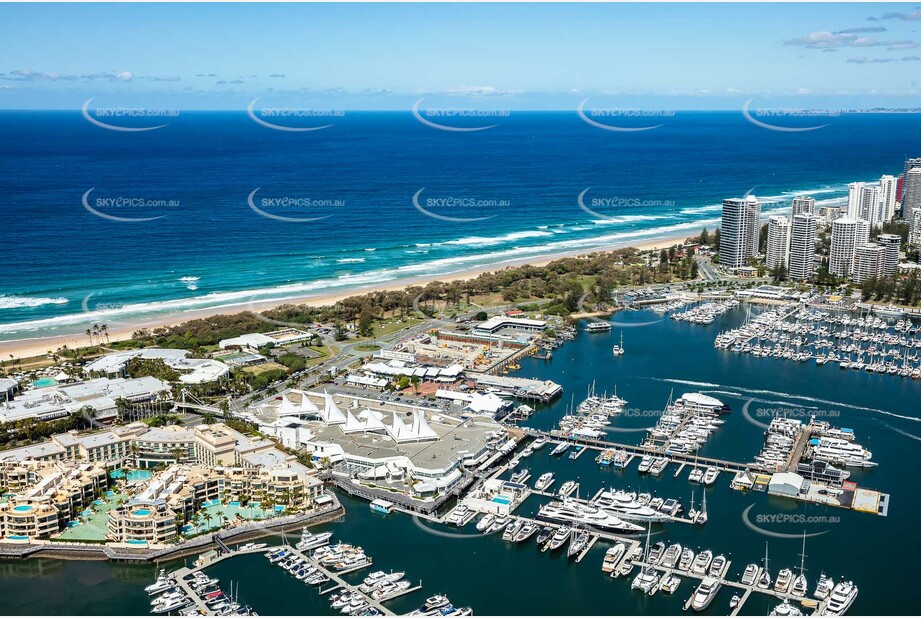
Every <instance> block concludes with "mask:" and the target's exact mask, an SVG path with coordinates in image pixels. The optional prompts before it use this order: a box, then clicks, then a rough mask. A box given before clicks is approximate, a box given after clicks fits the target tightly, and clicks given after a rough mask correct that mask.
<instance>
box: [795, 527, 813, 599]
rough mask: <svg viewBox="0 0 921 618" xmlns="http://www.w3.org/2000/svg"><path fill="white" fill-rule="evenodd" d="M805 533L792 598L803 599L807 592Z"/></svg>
mask: <svg viewBox="0 0 921 618" xmlns="http://www.w3.org/2000/svg"><path fill="white" fill-rule="evenodd" d="M805 566H806V531H805V530H804V531H803V550H802V552H800V561H799V575H797V576H796V579H794V580H793V589H792V590H791V592H792V594H793V596H797V597H804V596H806V592H808V590H809V580H807V579H806V569H805Z"/></svg>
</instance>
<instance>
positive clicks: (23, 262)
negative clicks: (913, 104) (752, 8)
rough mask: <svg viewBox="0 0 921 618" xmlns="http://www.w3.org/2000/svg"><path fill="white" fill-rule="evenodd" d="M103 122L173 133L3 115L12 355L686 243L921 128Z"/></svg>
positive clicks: (875, 123)
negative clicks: (111, 328)
mask: <svg viewBox="0 0 921 618" xmlns="http://www.w3.org/2000/svg"><path fill="white" fill-rule="evenodd" d="M105 120H106V122H107V123H112V125H113V126H118V127H122V128H133V129H137V128H146V127H150V126H160V125H163V126H160V128H156V129H153V130H148V131H120V130H111V129H106V128H103V127H100V126H97V125H94V124H93V123H92V122H90V121H88V120H87V119H86V118H85V117H84V116H83V115H82V114H81V112H80V111H40V112H36V111H3V112H0V162H2V164H3V166H4V168H5V170H6V172H7V173H6V174H5V175H4V179H3V180H2V181H0V183H2V187H3V194H4V195H5V196H6V198H7V199H6V204H5V207H4V208H3V209H2V211H0V225H2V227H3V229H4V230H6V232H7V233H6V234H5V238H6V239H7V242H5V243H2V245H0V258H2V259H3V263H4V265H5V267H6V268H5V272H4V277H3V279H2V282H0V341H9V340H20V339H25V338H33V337H35V338H37V337H48V336H57V335H63V334H74V333H79V332H82V331H83V330H84V329H85V328H86V326H87V325H88V324H92V323H96V322H99V323H101V322H108V323H109V324H113V323H126V324H128V323H134V322H136V321H137V320H139V319H148V320H153V319H164V318H171V319H172V318H175V317H177V316H181V315H182V314H183V313H184V312H187V311H191V310H198V309H208V308H217V307H228V308H229V309H230V308H235V310H240V309H244V308H245V306H246V305H247V304H248V303H251V302H254V303H255V302H262V301H272V300H282V299H285V298H299V297H305V296H311V295H317V296H319V295H326V294H338V293H344V292H348V291H349V290H352V289H358V288H365V287H368V286H374V285H394V284H399V283H400V282H401V281H404V280H409V279H411V278H415V277H420V276H431V277H439V276H441V277H448V276H451V275H456V274H457V273H459V272H466V271H470V270H473V269H482V268H484V267H502V265H503V264H507V263H510V262H516V261H520V260H528V259H533V260H536V259H541V258H546V257H549V256H553V255H559V254H565V253H573V252H588V251H592V250H595V249H601V248H605V247H611V246H614V245H619V246H626V245H629V244H631V243H639V242H643V241H647V240H650V239H654V238H668V237H674V236H681V235H686V236H691V235H694V234H696V233H698V232H699V230H700V229H701V228H702V227H704V226H706V227H708V228H709V229H711V230H712V229H713V228H714V227H716V226H717V225H718V224H719V218H720V209H721V201H722V199H723V198H726V197H739V196H742V195H744V194H746V193H753V194H754V195H756V196H758V198H759V199H761V200H762V201H763V202H764V206H763V216H768V215H770V214H774V213H783V212H786V211H787V210H788V209H789V206H790V202H791V200H792V198H793V197H794V196H796V195H813V196H815V197H816V200H817V204H818V205H820V206H826V205H839V204H842V203H843V202H844V201H845V199H846V195H847V183H848V182H853V181H869V182H871V181H875V180H878V179H879V177H880V176H881V175H883V174H898V173H900V172H901V170H902V164H903V161H904V158H905V156H906V155H908V156H912V155H915V154H917V153H905V152H904V151H903V149H902V148H901V147H900V146H899V144H900V143H904V137H905V135H907V134H911V133H913V132H914V133H917V131H918V129H919V128H921V119H919V117H918V116H917V115H913V114H901V113H892V114H887V113H871V114H841V115H837V116H833V117H828V118H824V119H822V120H821V123H822V124H824V125H825V126H823V127H822V128H818V129H815V130H810V131H802V132H784V131H773V130H768V129H766V128H764V127H761V126H756V125H755V124H753V123H752V122H750V121H749V120H747V119H746V118H745V116H744V115H743V114H742V113H740V112H739V111H735V112H730V111H712V112H700V111H694V112H681V111H678V112H676V113H675V114H673V115H669V116H663V117H657V118H653V119H650V118H642V117H637V118H622V119H619V122H620V126H622V127H625V128H642V127H646V126H657V128H654V129H649V130H643V131H610V130H604V129H602V128H599V127H596V126H591V125H590V124H589V123H587V122H585V121H584V120H583V119H582V118H580V117H579V116H578V115H577V114H576V113H575V112H514V111H513V112H511V113H509V114H508V115H507V116H501V117H488V118H479V117H475V116H474V117H470V118H442V119H438V123H439V124H443V125H444V126H451V127H455V128H467V129H471V128H480V127H484V126H490V127H491V128H484V129H482V130H476V131H450V130H439V129H438V128H434V127H432V126H427V125H426V124H424V123H422V122H420V121H419V120H417V119H416V118H414V116H413V114H411V113H409V112H402V113H401V112H391V111H384V112H349V111H346V112H344V114H343V115H341V116H334V117H323V118H313V117H285V116H284V115H281V116H279V117H277V118H271V123H272V124H277V125H278V126H282V127H286V128H288V129H290V128H297V129H304V128H315V127H320V126H325V127H326V128H322V129H318V130H313V131H289V130H282V129H278V128H272V127H267V126H263V125H261V124H259V123H258V122H257V121H254V120H253V118H252V117H251V116H250V115H249V114H247V112H243V111H241V112H231V111H218V112H181V113H179V114H178V115H177V116H174V117H157V118H144V117H129V118H124V117H115V118H107V119H105ZM601 120H603V121H604V123H609V122H613V120H611V119H609V118H604V119H601ZM772 122H777V123H781V122H786V124H788V125H790V126H798V125H797V123H802V122H807V124H809V122H808V120H803V119H787V120H786V121H783V120H772ZM815 122H816V120H815V119H812V124H815ZM326 125H329V126H326ZM658 125H661V126H658Z"/></svg>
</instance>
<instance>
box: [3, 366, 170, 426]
mask: <svg viewBox="0 0 921 618" xmlns="http://www.w3.org/2000/svg"><path fill="white" fill-rule="evenodd" d="M120 399H125V400H127V401H129V402H131V403H142V402H152V401H169V400H170V399H171V390H170V385H169V384H167V383H166V382H163V381H162V380H158V379H157V378H154V377H150V376H145V377H143V378H135V379H129V378H115V379H109V378H96V379H93V380H87V381H85V382H78V383H76V384H66V385H57V386H46V387H43V388H34V389H30V390H26V391H23V392H22V393H20V394H17V395H14V397H13V399H12V400H10V399H6V400H4V401H0V422H4V423H9V422H11V421H17V420H23V419H30V418H31V419H35V420H37V421H50V420H54V419H58V418H64V417H66V416H70V415H71V414H75V413H77V412H80V411H81V410H84V409H89V410H92V415H93V417H94V418H96V419H97V420H104V421H105V420H113V419H115V417H116V416H117V415H118V404H117V402H118V400H120Z"/></svg>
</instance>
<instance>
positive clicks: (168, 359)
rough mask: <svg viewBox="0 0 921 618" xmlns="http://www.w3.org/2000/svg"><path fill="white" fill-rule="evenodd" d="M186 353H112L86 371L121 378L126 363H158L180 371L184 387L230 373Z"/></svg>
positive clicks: (146, 350) (222, 366)
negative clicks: (134, 361) (144, 361)
mask: <svg viewBox="0 0 921 618" xmlns="http://www.w3.org/2000/svg"><path fill="white" fill-rule="evenodd" d="M189 355H190V352H189V351H188V350H173V349H164V348H144V349H142V350H127V351H125V352H114V353H112V354H107V355H105V356H103V357H101V358H97V359H96V360H94V361H93V362H91V363H89V364H87V365H86V367H85V370H86V372H87V373H89V374H90V375H102V376H106V377H124V376H125V375H127V374H126V370H127V367H128V363H129V361H131V360H132V359H134V358H140V359H144V360H160V361H163V363H164V364H165V365H166V366H168V367H170V368H172V369H175V370H176V371H178V372H179V374H180V375H179V381H180V382H182V383H184V384H202V383H204V382H214V381H215V380H217V379H219V378H221V377H223V376H225V375H227V374H228V373H230V367H228V366H227V365H225V364H224V363H222V362H220V361H216V360H213V359H210V358H189Z"/></svg>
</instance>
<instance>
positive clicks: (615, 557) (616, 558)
mask: <svg viewBox="0 0 921 618" xmlns="http://www.w3.org/2000/svg"><path fill="white" fill-rule="evenodd" d="M626 551H627V546H626V545H624V544H623V543H617V544H616V545H614V547H611V548H610V549H608V551H606V552H605V553H604V562H602V563H601V571H602V572H603V573H610V572H612V571H613V570H614V569H615V567H617V563H618V562H620V559H621V558H623V557H624V553H625V552H626Z"/></svg>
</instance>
